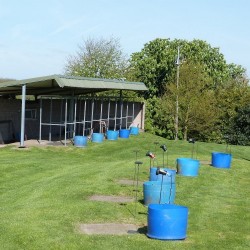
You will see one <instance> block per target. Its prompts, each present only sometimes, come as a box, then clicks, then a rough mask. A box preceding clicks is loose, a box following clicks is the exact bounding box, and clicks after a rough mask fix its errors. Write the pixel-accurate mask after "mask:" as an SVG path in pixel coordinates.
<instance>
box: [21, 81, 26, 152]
mask: <svg viewBox="0 0 250 250" xmlns="http://www.w3.org/2000/svg"><path fill="white" fill-rule="evenodd" d="M25 103H26V85H25V84H24V85H23V86H22V111H21V136H20V147H21V148H24V147H25V146H24V133H25Z"/></svg>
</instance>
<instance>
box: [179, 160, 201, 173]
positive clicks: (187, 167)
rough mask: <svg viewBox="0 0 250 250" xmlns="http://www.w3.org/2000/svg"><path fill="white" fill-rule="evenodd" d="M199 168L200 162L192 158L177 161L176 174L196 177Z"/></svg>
mask: <svg viewBox="0 0 250 250" xmlns="http://www.w3.org/2000/svg"><path fill="white" fill-rule="evenodd" d="M199 168H200V161H198V160H194V159H192V158H178V159H177V173H178V174H180V175H183V176H197V175H198V172H199Z"/></svg>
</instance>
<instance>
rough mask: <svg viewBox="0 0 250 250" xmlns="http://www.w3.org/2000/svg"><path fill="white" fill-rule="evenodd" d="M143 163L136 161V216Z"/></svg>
mask: <svg viewBox="0 0 250 250" xmlns="http://www.w3.org/2000/svg"><path fill="white" fill-rule="evenodd" d="M142 164H143V163H142V162H141V161H135V169H136V170H137V171H136V189H135V215H134V217H135V216H136V212H137V211H136V205H137V202H138V192H139V188H138V184H139V169H140V165H142Z"/></svg>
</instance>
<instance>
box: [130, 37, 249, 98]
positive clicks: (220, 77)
mask: <svg viewBox="0 0 250 250" xmlns="http://www.w3.org/2000/svg"><path fill="white" fill-rule="evenodd" d="M178 47H180V54H181V58H180V61H181V62H182V63H183V62H188V63H191V62H192V63H196V64H199V65H201V67H203V69H204V71H205V72H207V74H208V75H209V76H210V77H211V79H212V82H211V86H210V87H217V86H219V85H221V84H222V82H223V81H224V80H225V79H228V78H230V77H234V78H239V77H243V76H244V74H245V72H246V70H245V69H243V68H242V67H241V66H237V65H234V64H229V65H228V64H227V63H226V61H225V59H224V56H223V54H221V53H220V51H219V49H218V48H213V47H211V45H209V44H208V43H206V42H205V41H202V40H197V39H195V40H193V41H187V40H179V39H175V40H172V41H171V40H170V39H161V38H157V39H155V40H153V41H151V42H149V43H147V44H145V45H144V47H143V49H142V50H141V51H140V52H136V53H133V54H132V55H131V60H130V62H131V66H130V70H131V71H132V72H133V73H132V74H131V75H133V77H134V78H135V79H136V80H139V81H143V82H144V83H145V84H146V85H147V87H148V88H149V92H148V93H147V95H146V96H145V97H146V98H151V97H152V96H162V95H163V94H164V86H165V84H166V83H169V82H171V80H172V79H174V78H175V74H176V59H177V48H178Z"/></svg>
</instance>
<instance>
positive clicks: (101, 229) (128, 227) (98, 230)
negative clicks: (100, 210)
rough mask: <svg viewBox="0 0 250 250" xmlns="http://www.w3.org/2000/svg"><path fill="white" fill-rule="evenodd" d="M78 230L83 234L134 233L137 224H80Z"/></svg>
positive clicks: (136, 229) (136, 230) (136, 231)
mask: <svg viewBox="0 0 250 250" xmlns="http://www.w3.org/2000/svg"><path fill="white" fill-rule="evenodd" d="M79 231H80V232H81V233H83V234H88V235H92V234H111V235H123V234H135V233H138V226H136V225H133V224H114V223H105V224H80V227H79Z"/></svg>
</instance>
